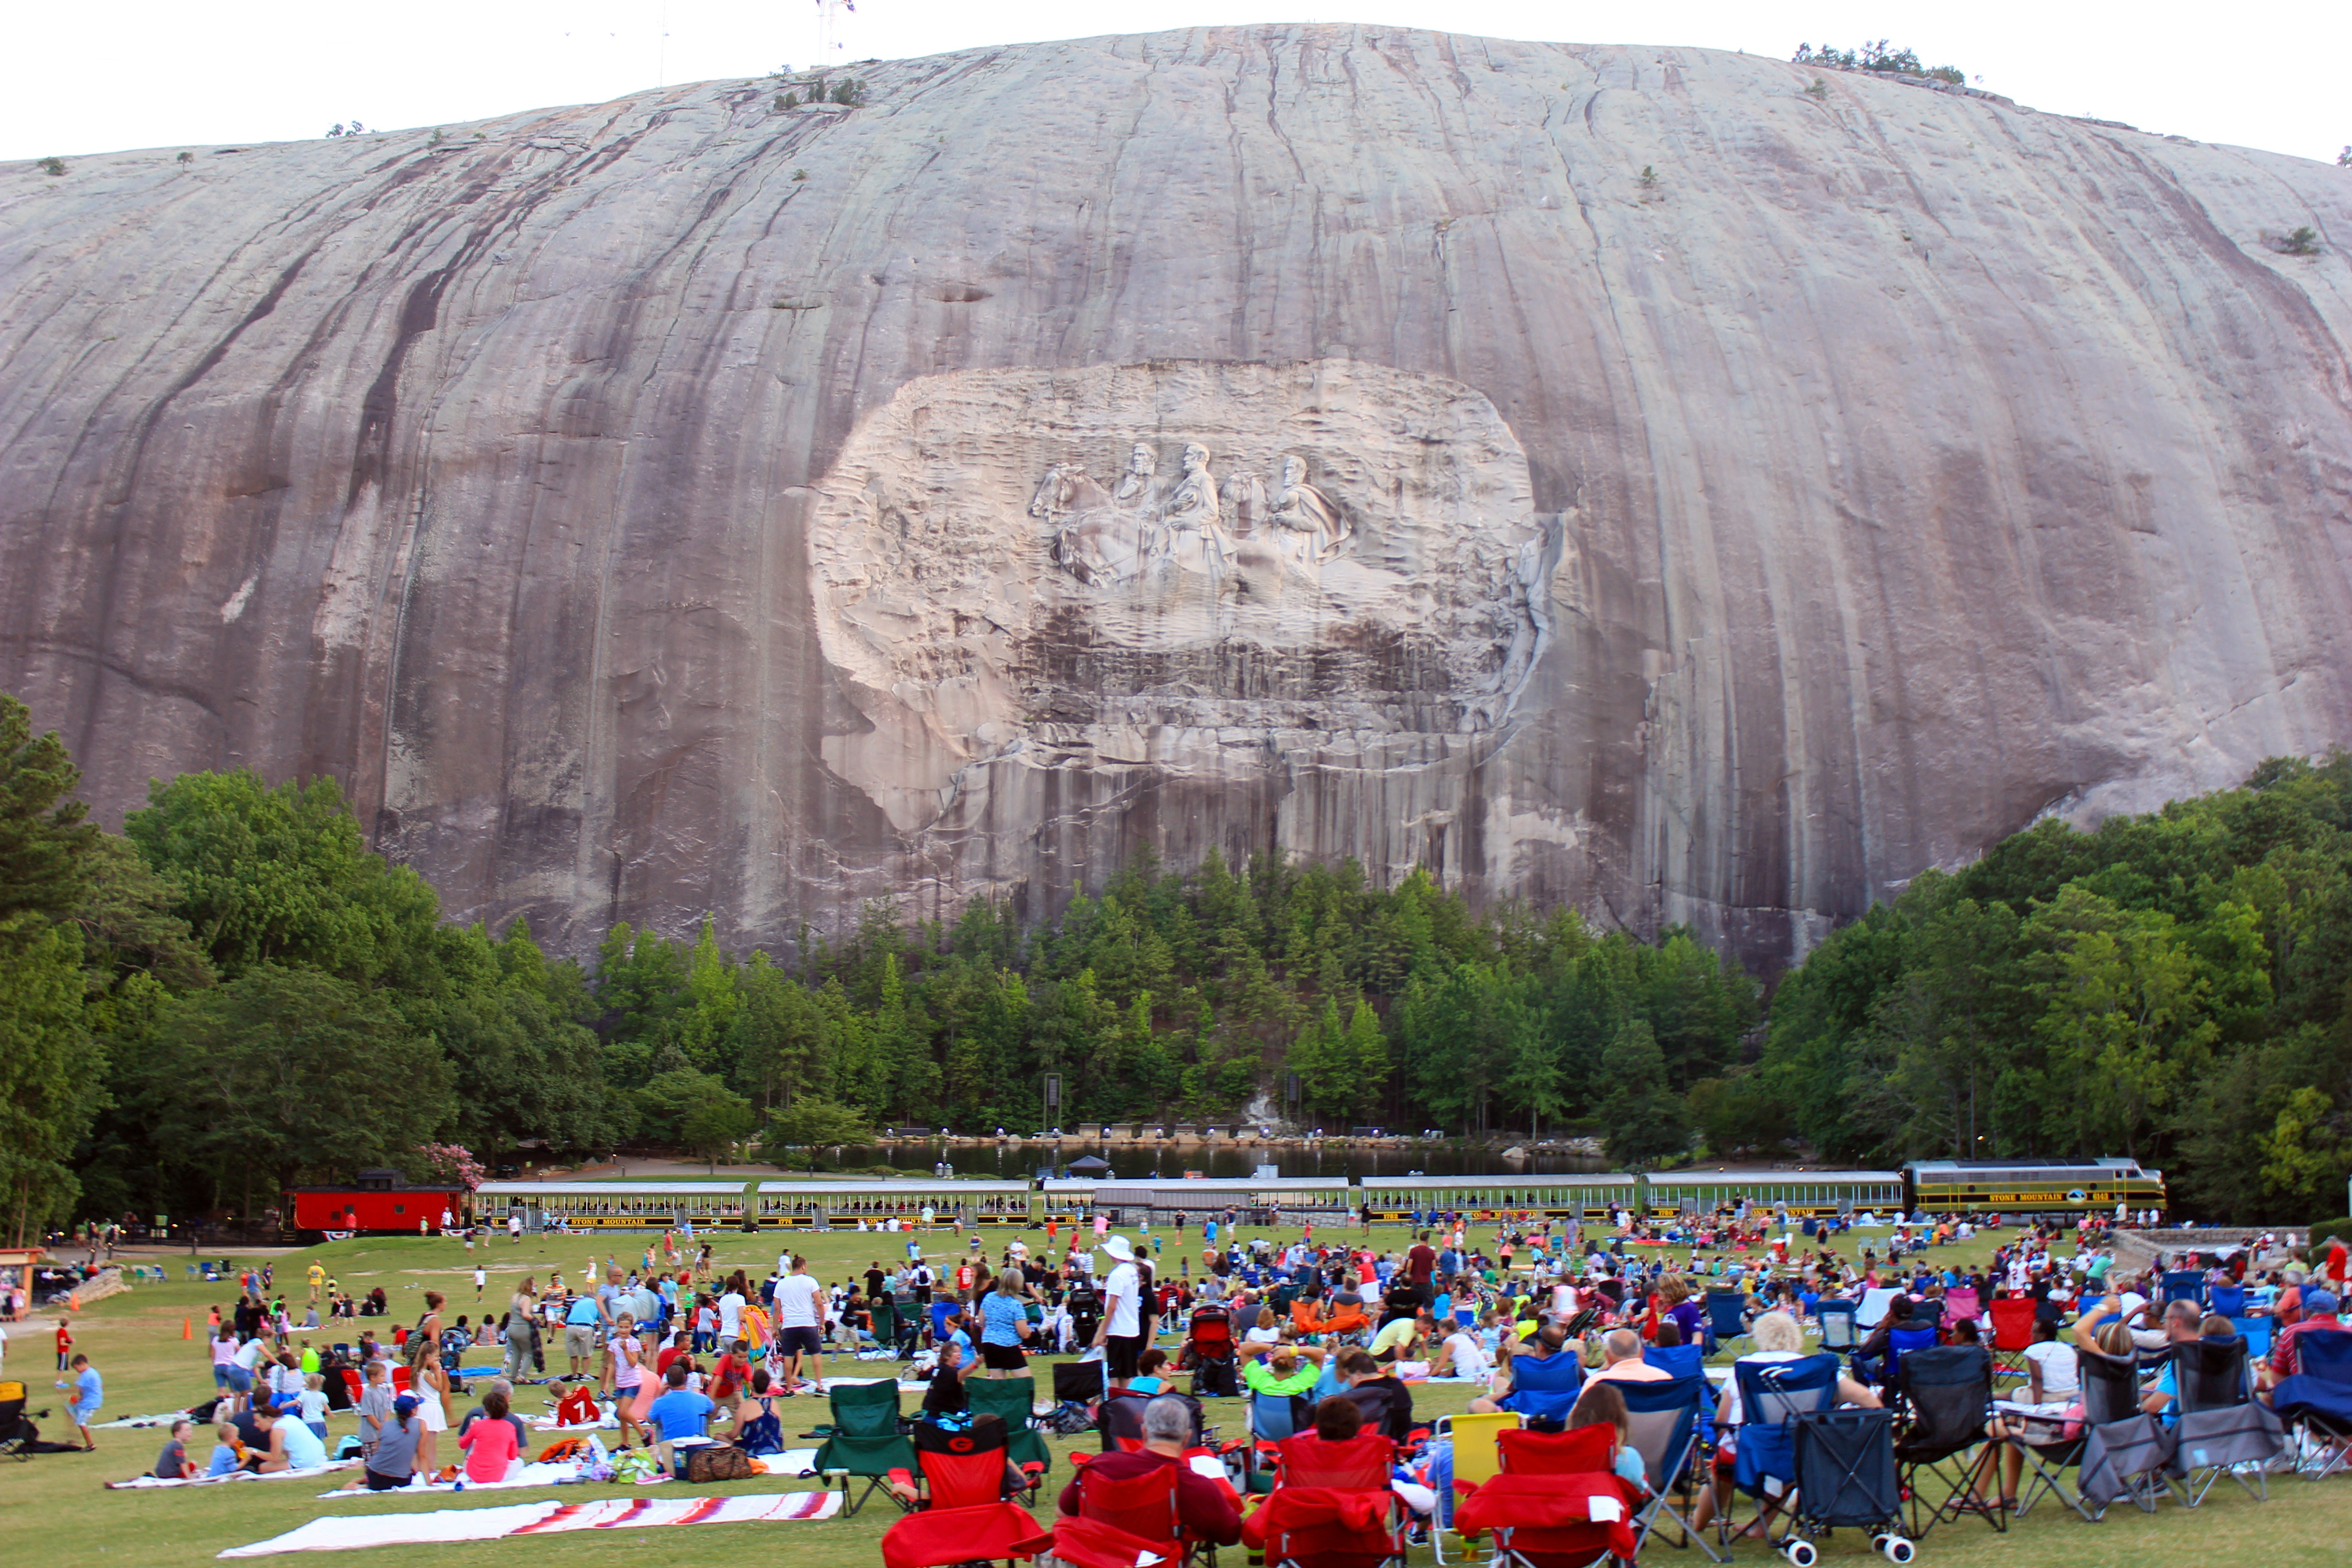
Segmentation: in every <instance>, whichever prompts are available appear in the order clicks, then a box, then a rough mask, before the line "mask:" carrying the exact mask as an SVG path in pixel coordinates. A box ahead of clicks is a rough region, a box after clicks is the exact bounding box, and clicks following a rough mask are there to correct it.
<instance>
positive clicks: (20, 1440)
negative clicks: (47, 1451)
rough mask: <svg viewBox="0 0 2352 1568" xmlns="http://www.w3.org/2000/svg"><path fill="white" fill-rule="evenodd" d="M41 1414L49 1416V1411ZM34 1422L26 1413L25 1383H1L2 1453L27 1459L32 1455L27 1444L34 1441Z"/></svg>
mask: <svg viewBox="0 0 2352 1568" xmlns="http://www.w3.org/2000/svg"><path fill="white" fill-rule="evenodd" d="M40 1415H42V1416H44V1417H47V1415H48V1412H47V1411H46V1410H44V1411H41V1412H40ZM34 1436H35V1431H34V1427H33V1423H32V1421H31V1420H30V1419H28V1418H27V1417H26V1415H25V1385H24V1384H21V1383H16V1382H14V1381H11V1382H7V1383H0V1455H14V1456H15V1457H16V1458H18V1459H20V1460H22V1459H27V1458H31V1457H32V1456H31V1455H29V1454H27V1453H26V1451H25V1445H26V1444H27V1443H30V1442H32V1441H33V1439H34Z"/></svg>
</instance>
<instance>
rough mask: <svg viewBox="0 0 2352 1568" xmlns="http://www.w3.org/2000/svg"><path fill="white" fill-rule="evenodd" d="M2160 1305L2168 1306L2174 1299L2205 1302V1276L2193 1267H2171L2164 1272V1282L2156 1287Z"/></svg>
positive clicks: (2200, 1303)
mask: <svg viewBox="0 0 2352 1568" xmlns="http://www.w3.org/2000/svg"><path fill="white" fill-rule="evenodd" d="M2157 1295H2158V1297H2159V1298H2160V1303H2159V1304H2160V1305H2162V1306H2167V1307H2169V1306H2170V1305H2172V1303H2173V1302H2175V1301H2194V1302H2196V1303H2197V1304H2198V1305H2199V1306H2203V1305H2204V1303H2205V1276H2204V1274H2203V1273H2202V1272H2201V1271H2200V1270H2198V1269H2195V1268H2172V1269H2168V1270H2166V1272H2165V1276H2164V1283H2163V1284H2162V1285H2160V1286H2158V1288H2157Z"/></svg>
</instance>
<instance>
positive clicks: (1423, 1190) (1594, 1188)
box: [1358, 1171, 1641, 1224]
mask: <svg viewBox="0 0 2352 1568" xmlns="http://www.w3.org/2000/svg"><path fill="white" fill-rule="evenodd" d="M1358 1201H1359V1202H1360V1204H1361V1205H1362V1206H1364V1207H1366V1208H1369V1209H1370V1210H1371V1212H1372V1220H1373V1223H1375V1224H1381V1223H1388V1224H1409V1223H1411V1221H1412V1216H1413V1215H1415V1214H1422V1215H1427V1214H1432V1213H1435V1214H1449V1213H1461V1214H1465V1215H1473V1216H1485V1215H1505V1214H1531V1215H1538V1216H1541V1217H1543V1218H1546V1219H1575V1220H1596V1221H1602V1222H1606V1221H1607V1220H1608V1218H1609V1216H1610V1215H1611V1212H1612V1210H1615V1209H1625V1210H1631V1211H1633V1212H1639V1210H1638V1205H1639V1204H1640V1202H1641V1182H1640V1178H1639V1177H1636V1176H1633V1175H1630V1174H1628V1173H1625V1172H1622V1171H1617V1172H1601V1173H1589V1174H1574V1175H1552V1176H1366V1177H1364V1178H1363V1185H1362V1187H1361V1188H1360V1197H1359V1200H1358Z"/></svg>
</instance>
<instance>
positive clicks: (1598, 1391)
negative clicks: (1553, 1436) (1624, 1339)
mask: <svg viewBox="0 0 2352 1568" xmlns="http://www.w3.org/2000/svg"><path fill="white" fill-rule="evenodd" d="M1637 1338H1638V1336H1637ZM1580 1426H1607V1427H1608V1428H1609V1429H1610V1431H1611V1432H1612V1434H1613V1435H1614V1440H1613V1441H1612V1444H1611V1446H1610V1449H1609V1468H1611V1469H1612V1470H1613V1471H1614V1472H1616V1476H1617V1479H1619V1480H1621V1481H1623V1482H1624V1483H1625V1484H1626V1486H1627V1487H1628V1488H1630V1489H1632V1493H1633V1496H1634V1497H1636V1498H1639V1497H1643V1496H1645V1495H1647V1494H1648V1492H1649V1489H1650V1472H1649V1468H1648V1467H1647V1466H1646V1465H1644V1464H1643V1460H1642V1450H1641V1449H1639V1448H1637V1447H1634V1446H1633V1415H1631V1414H1630V1413H1629V1412H1628V1411H1627V1410H1626V1408H1625V1396H1624V1395H1623V1394H1620V1393H1618V1392H1617V1391H1616V1390H1615V1389H1614V1388H1612V1387H1611V1386H1610V1385H1609V1384H1608V1383H1606V1382H1594V1383H1588V1384H1585V1385H1584V1392H1583V1393H1582V1394H1578V1395H1577V1396H1576V1408H1575V1409H1573V1410H1571V1411H1570V1412H1569V1413H1568V1429H1569V1430H1570V1431H1571V1432H1573V1431H1575V1430H1576V1429H1577V1428H1578V1427H1580Z"/></svg>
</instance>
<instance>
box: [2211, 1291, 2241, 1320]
mask: <svg viewBox="0 0 2352 1568" xmlns="http://www.w3.org/2000/svg"><path fill="white" fill-rule="evenodd" d="M2205 1310H2207V1311H2209V1312H2217V1313H2219V1314H2221V1316H2222V1317H2224V1318H2242V1317H2244V1316H2245V1315H2246V1288H2245V1287H2244V1286H2243V1285H2208V1286H2207V1287H2205Z"/></svg>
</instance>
